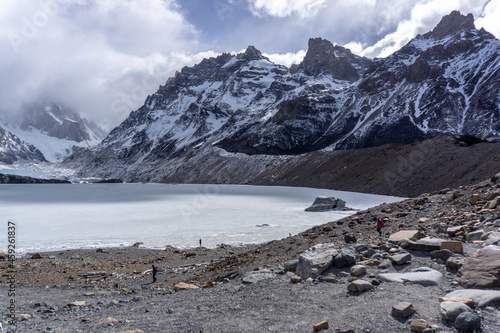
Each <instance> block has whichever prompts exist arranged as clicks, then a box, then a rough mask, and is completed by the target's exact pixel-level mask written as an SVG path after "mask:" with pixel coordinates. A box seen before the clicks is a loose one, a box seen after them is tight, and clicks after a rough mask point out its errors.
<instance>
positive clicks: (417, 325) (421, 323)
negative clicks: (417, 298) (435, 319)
mask: <svg viewBox="0 0 500 333" xmlns="http://www.w3.org/2000/svg"><path fill="white" fill-rule="evenodd" d="M428 326H429V324H427V322H426V321H425V320H423V319H415V320H413V321H412V322H411V325H410V328H411V330H412V331H415V332H422V331H423V330H425V329H426V328H427V327H428Z"/></svg>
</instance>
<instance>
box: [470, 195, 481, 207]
mask: <svg viewBox="0 0 500 333" xmlns="http://www.w3.org/2000/svg"><path fill="white" fill-rule="evenodd" d="M479 199H480V197H479V194H473V195H471V197H470V199H469V203H470V204H471V205H475V204H477V202H478V201H479Z"/></svg>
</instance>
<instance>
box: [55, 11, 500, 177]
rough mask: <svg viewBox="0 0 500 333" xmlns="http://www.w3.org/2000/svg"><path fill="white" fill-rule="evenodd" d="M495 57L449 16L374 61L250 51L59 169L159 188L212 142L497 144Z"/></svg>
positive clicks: (186, 80) (198, 73) (465, 19)
mask: <svg viewBox="0 0 500 333" xmlns="http://www.w3.org/2000/svg"><path fill="white" fill-rule="evenodd" d="M499 52H500V42H499V41H498V40H497V39H495V38H494V36H493V35H491V34H490V33H488V32H486V31H484V30H477V29H475V27H474V22H473V17H472V15H468V16H463V15H461V14H460V13H459V12H452V13H451V14H450V15H448V16H445V17H444V18H443V19H442V21H441V22H440V23H439V24H438V25H437V26H436V28H435V29H434V30H433V31H431V32H429V33H427V34H425V35H419V36H417V37H416V38H415V39H413V40H412V41H410V42H409V43H408V44H407V45H406V46H405V47H403V48H402V49H401V50H399V51H397V52H396V53H394V54H393V55H391V56H389V57H387V58H384V59H367V58H362V57H358V56H356V55H354V54H352V53H351V52H350V51H349V50H347V49H345V48H343V47H340V46H334V45H332V43H330V42H328V41H326V40H323V39H321V38H315V39H311V40H310V41H309V48H308V51H307V54H306V56H305V58H304V60H303V62H302V63H301V64H299V65H296V66H292V67H291V68H286V67H284V66H281V65H277V64H274V63H272V62H271V61H269V59H267V58H265V57H264V56H262V54H261V53H260V52H259V51H258V50H257V49H256V48H255V47H253V46H250V47H248V48H247V50H246V51H245V52H244V53H242V54H238V55H229V54H223V55H221V56H219V57H217V58H210V59H205V60H203V61H202V62H201V63H200V64H198V65H196V66H193V67H190V68H188V67H185V68H183V69H182V71H181V72H178V73H176V75H175V77H173V78H171V79H169V80H168V81H167V82H166V84H165V85H164V86H161V87H160V88H159V89H158V91H157V92H156V93H155V94H153V95H152V96H149V97H148V98H147V100H146V102H145V104H144V106H142V107H141V108H140V109H138V110H136V111H134V112H132V113H131V114H130V116H129V117H128V118H127V119H126V120H125V121H124V122H123V123H122V124H121V125H120V126H118V127H117V128H115V129H114V130H113V131H112V132H111V133H110V135H109V136H108V137H107V138H106V139H105V140H104V141H103V142H102V143H101V144H100V145H98V146H96V147H94V148H92V149H86V150H82V151H79V152H77V153H75V154H74V155H73V156H71V158H69V159H68V160H66V161H65V165H66V166H71V167H75V168H78V169H79V170H80V173H81V174H82V175H94V176H95V175H98V176H99V175H100V176H104V177H121V178H124V179H125V180H131V179H134V180H144V181H146V180H148V181H151V180H153V181H155V180H156V181H158V180H161V179H164V177H165V176H168V173H167V171H166V170H167V169H169V165H172V164H175V165H178V166H179V167H181V168H182V166H183V164H182V163H180V164H179V163H177V162H178V161H181V162H182V161H188V160H189V159H190V158H194V157H195V156H200V154H201V156H203V154H204V153H205V152H207V151H210V150H211V149H212V147H213V146H216V147H219V148H222V149H224V150H225V151H227V152H232V153H244V154H250V155H251V154H265V155H284V154H288V155H290V154H300V153H306V152H311V151H315V150H320V149H324V150H338V149H357V148H365V147H372V146H380V145H383V144H388V143H412V142H416V141H421V140H424V139H427V138H431V137H435V136H437V135H440V134H443V133H451V134H456V135H471V136H475V137H480V138H483V139H487V140H490V141H498V140H499V139H500V100H499V99H500V87H499V86H498V84H497V83H498V82H499V80H500V57H498V54H499ZM198 168H199V171H200V172H203V165H200V166H198ZM170 172H171V171H170Z"/></svg>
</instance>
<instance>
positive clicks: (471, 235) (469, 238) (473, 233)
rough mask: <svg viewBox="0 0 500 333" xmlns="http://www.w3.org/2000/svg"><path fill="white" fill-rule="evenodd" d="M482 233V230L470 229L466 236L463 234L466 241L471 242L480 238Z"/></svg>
mask: <svg viewBox="0 0 500 333" xmlns="http://www.w3.org/2000/svg"><path fill="white" fill-rule="evenodd" d="M483 234H484V230H483V229H481V230H476V231H471V232H469V233H468V234H467V236H465V239H466V240H467V241H468V242H473V241H477V240H481V236H482V235H483Z"/></svg>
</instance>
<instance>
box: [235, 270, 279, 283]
mask: <svg viewBox="0 0 500 333" xmlns="http://www.w3.org/2000/svg"><path fill="white" fill-rule="evenodd" d="M274 278H276V273H275V272H272V271H252V272H247V273H245V275H243V279H242V280H241V282H243V284H253V283H257V282H259V281H263V280H269V279H274Z"/></svg>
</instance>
